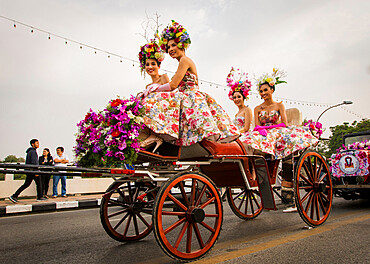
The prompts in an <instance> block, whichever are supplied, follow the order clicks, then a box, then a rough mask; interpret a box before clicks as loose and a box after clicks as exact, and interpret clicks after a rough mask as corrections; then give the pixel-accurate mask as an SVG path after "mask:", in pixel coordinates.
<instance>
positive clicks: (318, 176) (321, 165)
mask: <svg viewBox="0 0 370 264" xmlns="http://www.w3.org/2000/svg"><path fill="white" fill-rule="evenodd" d="M322 169H323V164H322V162H321V161H320V166H319V169H318V170H317V179H318V180H317V181H318V182H320V181H322V179H321V176H320V174H321V171H322Z"/></svg>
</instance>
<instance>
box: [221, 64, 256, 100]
mask: <svg viewBox="0 0 370 264" xmlns="http://www.w3.org/2000/svg"><path fill="white" fill-rule="evenodd" d="M226 83H227V86H229V87H230V91H229V98H230V100H233V93H234V92H240V93H242V94H243V95H244V97H245V99H247V100H248V96H249V91H250V90H251V86H252V85H251V82H250V81H249V80H248V73H244V72H240V71H239V69H237V70H236V71H235V69H234V67H231V70H230V72H229V74H228V75H227V78H226Z"/></svg>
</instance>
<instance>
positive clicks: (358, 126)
mask: <svg viewBox="0 0 370 264" xmlns="http://www.w3.org/2000/svg"><path fill="white" fill-rule="evenodd" d="M367 130H370V119H362V120H361V121H360V122H357V121H354V122H353V123H352V124H351V125H349V123H346V122H345V123H343V124H341V125H337V126H335V127H331V128H330V131H331V133H332V135H331V136H330V138H329V144H328V148H329V150H328V151H327V152H324V155H325V156H326V157H328V158H329V157H330V156H331V155H332V154H333V153H336V151H337V149H338V148H340V147H341V146H342V138H343V136H344V135H346V134H349V133H356V132H361V131H367Z"/></svg>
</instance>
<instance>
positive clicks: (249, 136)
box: [240, 69, 318, 212]
mask: <svg viewBox="0 0 370 264" xmlns="http://www.w3.org/2000/svg"><path fill="white" fill-rule="evenodd" d="M284 76H285V73H284V72H282V71H280V70H278V69H274V70H273V74H272V75H268V74H265V75H263V76H262V77H260V78H259V79H258V81H257V85H258V92H259V94H260V95H261V98H262V99H263V100H264V102H263V103H262V104H260V105H258V106H256V107H255V108H254V119H255V125H256V126H255V128H254V131H253V132H249V133H244V134H243V135H242V136H241V137H240V139H241V141H242V142H243V143H244V144H247V145H250V146H251V147H252V148H253V149H254V150H255V153H257V154H261V153H267V154H271V155H272V157H273V158H275V159H283V164H282V166H283V181H282V183H281V186H282V196H283V197H284V198H285V201H288V203H293V195H294V193H293V164H292V159H291V154H292V153H294V152H295V151H298V150H301V149H305V148H307V147H310V146H312V145H316V144H317V143H318V139H317V138H316V137H314V136H313V135H312V133H311V131H310V130H309V128H307V127H302V126H287V116H286V112H285V107H284V104H283V103H282V102H276V101H274V100H273V98H272V95H273V93H274V91H275V85H277V84H280V83H285V81H281V80H280V78H282V77H284ZM295 210H296V209H295V207H291V208H289V209H288V211H289V212H290V211H295Z"/></svg>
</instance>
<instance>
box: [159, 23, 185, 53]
mask: <svg viewBox="0 0 370 264" xmlns="http://www.w3.org/2000/svg"><path fill="white" fill-rule="evenodd" d="M171 39H174V40H175V42H176V43H177V47H179V48H180V49H187V48H188V47H189V45H190V43H191V40H190V36H189V33H188V31H187V30H186V29H185V28H184V27H183V26H182V25H180V24H179V23H177V22H176V21H175V20H172V24H171V25H168V26H167V27H166V28H165V29H163V31H162V35H161V39H160V40H159V45H160V46H161V48H162V49H163V50H167V49H166V46H167V44H168V41H169V40H171Z"/></svg>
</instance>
